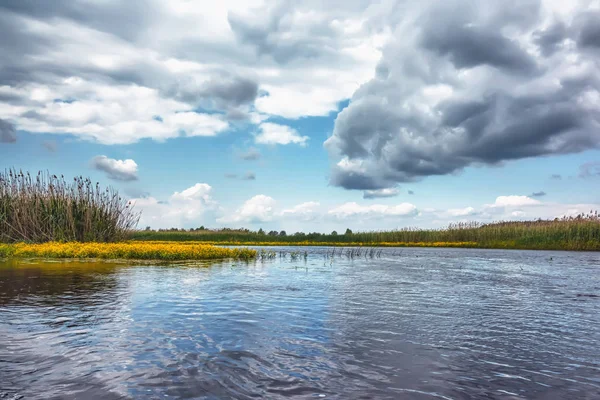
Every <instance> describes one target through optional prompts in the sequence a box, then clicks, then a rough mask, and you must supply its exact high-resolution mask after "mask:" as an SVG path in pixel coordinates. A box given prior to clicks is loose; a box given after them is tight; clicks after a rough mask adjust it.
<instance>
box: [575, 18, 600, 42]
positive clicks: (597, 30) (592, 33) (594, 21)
mask: <svg viewBox="0 0 600 400" xmlns="http://www.w3.org/2000/svg"><path fill="white" fill-rule="evenodd" d="M577 43H578V45H579V46H582V47H593V48H596V49H600V12H598V11H596V12H590V13H587V14H584V15H583V16H582V18H581V30H580V32H579V37H578V38H577Z"/></svg>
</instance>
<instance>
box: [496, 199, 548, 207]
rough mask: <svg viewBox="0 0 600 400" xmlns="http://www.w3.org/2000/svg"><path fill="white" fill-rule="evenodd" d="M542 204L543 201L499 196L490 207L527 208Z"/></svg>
mask: <svg viewBox="0 0 600 400" xmlns="http://www.w3.org/2000/svg"><path fill="white" fill-rule="evenodd" d="M540 204H542V202H541V201H539V200H535V199H532V198H531V197H527V196H498V197H497V198H496V201H495V202H494V204H488V205H487V206H488V207H492V208H493V207H527V206H537V205H540Z"/></svg>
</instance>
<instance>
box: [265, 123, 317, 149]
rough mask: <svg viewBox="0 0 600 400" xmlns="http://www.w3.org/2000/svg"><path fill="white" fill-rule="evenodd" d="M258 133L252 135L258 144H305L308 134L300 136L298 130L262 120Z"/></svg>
mask: <svg viewBox="0 0 600 400" xmlns="http://www.w3.org/2000/svg"><path fill="white" fill-rule="evenodd" d="M259 129H260V133H259V134H257V135H256V136H255V137H254V141H255V142H256V143H258V144H271V145H274V144H281V145H286V144H299V145H300V146H306V142H307V141H308V139H309V138H308V136H301V135H300V134H299V133H298V131H296V130H295V129H292V128H290V127H289V126H285V125H280V124H274V123H272V122H263V123H262V124H260V127H259Z"/></svg>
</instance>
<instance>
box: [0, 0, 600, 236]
mask: <svg viewBox="0 0 600 400" xmlns="http://www.w3.org/2000/svg"><path fill="white" fill-rule="evenodd" d="M0 52H1V54H2V57H0V168H1V169H6V168H11V167H14V168H17V169H22V170H25V171H30V172H33V173H36V172H37V171H39V170H43V171H50V172H51V173H53V174H63V175H64V176H65V177H71V176H79V175H82V176H89V177H90V178H91V179H92V180H94V181H97V182H100V184H101V185H104V186H113V187H114V188H116V189H118V190H119V192H120V193H121V194H122V195H123V196H124V197H126V198H127V199H130V200H131V202H132V203H133V204H134V205H135V209H136V210H137V211H139V212H141V219H140V225H139V227H140V228H144V227H146V226H150V227H152V228H155V229H157V228H169V227H178V228H193V227H199V226H205V227H210V228H220V227H229V228H239V227H244V228H248V229H252V230H258V229H259V228H263V229H265V230H286V231H287V232H288V233H289V232H295V231H304V232H309V231H310V232H314V231H317V232H330V231H332V230H338V231H344V230H345V229H346V228H350V229H352V230H354V231H368V230H390V229H398V228H404V227H423V228H439V227H444V226H447V225H448V224H450V223H454V222H461V221H480V222H484V223H485V222H491V221H499V220H529V219H537V218H557V217H562V216H570V215H577V214H579V213H582V212H588V211H590V210H600V190H599V189H600V1H591V0H572V1H563V0H506V1H489V2H481V1H475V0H450V1H445V2H439V1H433V0H425V1H423V0H419V1H417V0H396V1H389V0H380V1H366V0H329V1H326V2H325V1H322V0H321V1H317V0H304V1H302V2H299V1H291V0H290V1H265V0H250V1H249V0H245V1H234V0H221V1H218V2H210V3H207V2H204V1H199V0H170V1H168V2H166V1H162V0H54V1H52V2H50V1H48V2H46V1H35V0H3V1H2V2H0Z"/></svg>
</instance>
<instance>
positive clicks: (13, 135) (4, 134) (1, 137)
mask: <svg viewBox="0 0 600 400" xmlns="http://www.w3.org/2000/svg"><path fill="white" fill-rule="evenodd" d="M16 141H17V130H16V129H15V126H14V125H13V124H11V123H10V122H8V121H5V120H3V119H0V143H15V142H16Z"/></svg>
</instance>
